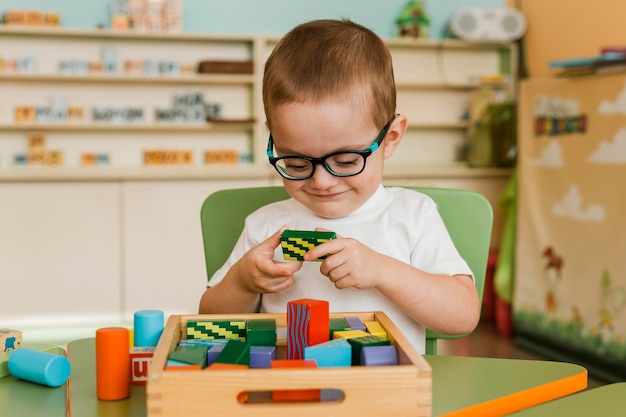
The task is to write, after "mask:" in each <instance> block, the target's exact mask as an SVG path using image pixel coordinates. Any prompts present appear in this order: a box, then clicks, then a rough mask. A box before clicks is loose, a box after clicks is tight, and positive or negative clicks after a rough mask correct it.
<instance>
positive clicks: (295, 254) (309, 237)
mask: <svg viewBox="0 0 626 417" xmlns="http://www.w3.org/2000/svg"><path fill="white" fill-rule="evenodd" d="M336 238H337V235H336V234H335V232H314V231H302V230H285V231H284V232H283V233H282V234H281V235H280V245H281V247H282V248H283V257H284V258H285V260H287V261H301V260H303V259H304V254H305V253H307V252H308V251H310V250H311V249H313V248H314V247H316V246H317V245H320V244H322V243H324V242H328V241H329V240H332V239H336ZM325 258H326V256H321V257H319V258H317V259H315V260H316V261H319V260H322V259H325Z"/></svg>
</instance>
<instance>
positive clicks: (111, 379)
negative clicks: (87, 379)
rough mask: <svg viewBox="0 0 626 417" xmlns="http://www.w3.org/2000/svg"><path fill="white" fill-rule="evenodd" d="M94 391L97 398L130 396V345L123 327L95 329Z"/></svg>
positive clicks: (110, 398)
mask: <svg viewBox="0 0 626 417" xmlns="http://www.w3.org/2000/svg"><path fill="white" fill-rule="evenodd" d="M96 392H97V395H98V399H99V400H123V399H124V398H128V397H129V396H130V346H129V343H128V329H126V328H124V327H103V328H101V329H98V330H96Z"/></svg>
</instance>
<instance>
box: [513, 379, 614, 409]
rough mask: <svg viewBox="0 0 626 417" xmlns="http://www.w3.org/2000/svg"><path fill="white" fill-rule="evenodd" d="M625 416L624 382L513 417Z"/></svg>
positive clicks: (547, 404) (592, 390)
mask: <svg viewBox="0 0 626 417" xmlns="http://www.w3.org/2000/svg"><path fill="white" fill-rule="evenodd" d="M625 415H626V382H619V383H615V384H609V385H604V386H602V387H599V388H594V389H591V390H588V391H584V392H579V393H577V394H573V395H570V396H568V397H565V398H559V399H558V400H554V401H550V402H549V403H546V404H542V405H538V406H536V407H532V408H529V409H527V410H523V411H520V412H519V413H516V414H514V416H515V417H544V416H567V417H590V416H602V417H624V416H625Z"/></svg>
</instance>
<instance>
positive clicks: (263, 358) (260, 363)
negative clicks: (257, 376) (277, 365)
mask: <svg viewBox="0 0 626 417" xmlns="http://www.w3.org/2000/svg"><path fill="white" fill-rule="evenodd" d="M275 359H276V346H250V368H270V367H271V363H272V361H273V360H275Z"/></svg>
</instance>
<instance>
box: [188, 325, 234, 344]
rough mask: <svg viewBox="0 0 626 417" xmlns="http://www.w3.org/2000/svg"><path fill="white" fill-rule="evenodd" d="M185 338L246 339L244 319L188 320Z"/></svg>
mask: <svg viewBox="0 0 626 417" xmlns="http://www.w3.org/2000/svg"><path fill="white" fill-rule="evenodd" d="M186 330H187V331H186V336H187V339H239V340H241V341H242V342H245V341H246V321H245V320H201V321H192V320H190V321H188V322H187V329H186Z"/></svg>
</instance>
